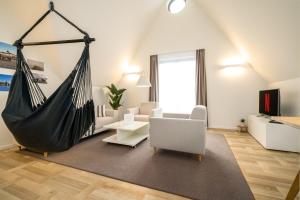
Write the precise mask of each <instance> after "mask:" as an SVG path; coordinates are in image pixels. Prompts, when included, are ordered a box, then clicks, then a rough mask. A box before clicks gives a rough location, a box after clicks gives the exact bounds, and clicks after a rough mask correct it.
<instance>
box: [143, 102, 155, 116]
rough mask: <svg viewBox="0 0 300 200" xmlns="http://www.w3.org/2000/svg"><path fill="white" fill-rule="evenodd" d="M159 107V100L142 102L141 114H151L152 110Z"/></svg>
mask: <svg viewBox="0 0 300 200" xmlns="http://www.w3.org/2000/svg"><path fill="white" fill-rule="evenodd" d="M157 107H158V103H157V102H145V103H141V106H140V113H139V114H141V115H151V113H152V110H153V109H155V108H157Z"/></svg>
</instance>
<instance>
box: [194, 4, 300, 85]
mask: <svg viewBox="0 0 300 200" xmlns="http://www.w3.org/2000/svg"><path fill="white" fill-rule="evenodd" d="M197 2H198V3H199V5H200V7H201V8H203V9H204V10H205V11H206V12H207V13H208V15H209V16H210V17H212V19H213V20H214V21H215V22H216V23H217V25H218V27H220V28H221V29H222V30H223V31H224V33H225V34H226V35H227V36H228V38H229V39H230V41H231V42H232V43H233V44H234V45H235V46H236V47H237V48H238V49H239V50H240V51H241V52H242V53H243V54H244V56H245V57H248V59H249V60H250V62H251V63H252V65H253V67H254V69H255V70H256V71H257V72H258V73H260V75H261V76H263V77H264V78H265V79H266V80H268V81H269V82H277V81H283V80H288V79H293V78H297V77H299V76H300V67H299V66H300V59H299V56H300V37H299V35H300V24H299V19H300V12H299V10H300V1H299V0H225V1H222V0H197Z"/></svg>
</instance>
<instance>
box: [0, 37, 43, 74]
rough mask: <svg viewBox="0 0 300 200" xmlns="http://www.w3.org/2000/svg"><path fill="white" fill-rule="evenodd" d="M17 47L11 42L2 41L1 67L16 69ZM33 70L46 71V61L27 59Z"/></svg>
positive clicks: (0, 47) (0, 44)
mask: <svg viewBox="0 0 300 200" xmlns="http://www.w3.org/2000/svg"><path fill="white" fill-rule="evenodd" d="M16 58H17V48H16V47H15V46H13V45H11V44H8V43H5V42H0V68H6V69H13V70H15V69H16V66H17V61H16ZM26 62H27V64H28V66H29V68H30V69H31V70H37V71H44V70H45V69H44V62H41V61H37V60H34V59H27V60H26Z"/></svg>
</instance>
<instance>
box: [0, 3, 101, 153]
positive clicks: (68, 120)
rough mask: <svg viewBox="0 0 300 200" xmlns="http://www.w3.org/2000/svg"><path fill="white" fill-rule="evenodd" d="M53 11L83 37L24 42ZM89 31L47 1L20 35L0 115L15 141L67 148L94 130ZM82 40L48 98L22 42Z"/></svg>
mask: <svg viewBox="0 0 300 200" xmlns="http://www.w3.org/2000/svg"><path fill="white" fill-rule="evenodd" d="M52 11H53V12H55V13H56V14H58V15H59V16H60V17H62V18H63V19H64V20H66V21H67V22H68V23H69V24H71V25H72V26H74V27H75V28H76V29H77V30H79V31H80V32H81V33H83V34H84V35H85V36H84V39H75V40H63V41H48V42H36V43H23V42H22V40H23V39H24V37H25V36H26V35H27V34H28V33H29V32H30V31H32V30H33V28H34V27H35V26H37V25H38V24H39V23H40V22H41V21H42V20H43V19H44V18H45V17H46V16H47V15H48V14H49V13H50V12H52ZM94 40H95V39H94V38H90V37H89V36H88V34H87V33H86V32H84V31H82V30H81V29H80V28H78V27H77V26H76V25H74V24H73V23H72V22H70V21H69V20H68V19H66V18H65V17H64V16H62V15H61V14H60V13H59V12H57V11H56V10H55V9H54V6H53V3H52V2H51V3H50V9H49V10H48V11H47V12H46V13H45V14H44V15H43V16H42V17H41V18H40V19H39V20H38V21H37V22H36V23H35V24H34V25H33V26H32V27H31V28H30V29H29V30H28V31H27V32H26V33H25V34H24V35H23V36H22V37H21V38H20V39H19V40H17V41H16V42H15V44H14V45H15V46H16V47H17V67H16V72H15V74H14V76H13V79H12V82H11V87H10V91H9V95H8V99H7V103H6V106H5V109H4V111H3V112H2V117H3V119H4V122H5V123H6V125H7V127H8V128H9V130H10V131H11V132H12V134H13V135H14V137H15V139H16V140H17V142H18V143H19V144H20V145H22V146H25V147H27V148H29V149H32V150H35V151H39V152H58V151H63V150H66V149H68V148H70V147H72V146H73V145H75V144H76V143H78V142H79V140H80V139H81V137H82V136H83V135H84V134H85V133H86V132H87V131H94V127H95V113H94V102H93V99H92V88H91V71H90V62H89V43H90V42H92V41H94ZM74 42H84V43H85V47H84V50H83V52H82V55H81V57H80V59H79V61H78V62H77V64H76V66H75V68H74V69H73V71H72V72H71V73H70V75H69V76H68V77H67V79H66V80H65V81H64V82H63V83H62V84H61V85H60V86H59V88H58V89H57V90H56V91H55V92H54V93H53V94H52V95H51V96H50V97H49V98H48V99H47V98H46V97H45V95H44V94H43V92H42V90H41V89H40V87H39V85H38V84H37V82H36V80H35V78H34V76H33V74H32V72H31V71H30V68H29V66H28V64H27V63H26V60H25V58H24V56H23V54H22V51H21V49H22V48H23V46H31V45H46V44H61V43H74Z"/></svg>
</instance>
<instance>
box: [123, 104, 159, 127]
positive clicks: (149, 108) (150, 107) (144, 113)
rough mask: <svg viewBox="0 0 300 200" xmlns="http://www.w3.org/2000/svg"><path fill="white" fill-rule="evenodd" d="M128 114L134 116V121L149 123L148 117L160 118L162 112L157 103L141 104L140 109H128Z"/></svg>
mask: <svg viewBox="0 0 300 200" xmlns="http://www.w3.org/2000/svg"><path fill="white" fill-rule="evenodd" d="M128 112H129V113H131V114H133V115H134V120H135V121H146V122H147V121H149V118H150V117H161V116H162V111H161V109H160V108H159V107H158V102H145V103H141V105H140V107H134V108H128Z"/></svg>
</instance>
